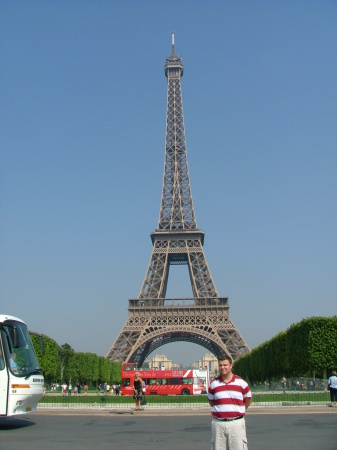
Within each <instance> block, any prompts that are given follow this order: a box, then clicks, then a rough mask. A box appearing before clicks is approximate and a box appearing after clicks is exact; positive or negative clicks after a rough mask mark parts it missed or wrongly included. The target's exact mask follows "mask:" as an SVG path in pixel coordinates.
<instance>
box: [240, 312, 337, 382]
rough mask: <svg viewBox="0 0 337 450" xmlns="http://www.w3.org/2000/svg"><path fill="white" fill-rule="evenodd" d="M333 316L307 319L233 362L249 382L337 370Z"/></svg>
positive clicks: (336, 333) (336, 322)
mask: <svg viewBox="0 0 337 450" xmlns="http://www.w3.org/2000/svg"><path fill="white" fill-rule="evenodd" d="M336 342H337V316H333V317H311V318H308V319H303V320H302V321H301V322H298V323H296V324H293V325H291V326H290V327H289V328H288V329H287V330H286V331H283V332H281V333H279V334H277V335H276V336H275V337H273V338H272V339H270V340H269V341H267V342H264V343H263V344H261V345H259V346H258V347H256V348H254V349H253V350H252V351H251V352H250V353H248V354H246V355H244V356H241V357H240V358H239V359H238V360H236V361H235V373H236V374H238V375H240V376H242V377H243V378H245V379H247V380H249V381H250V382H256V383H258V382H263V381H265V380H272V379H280V378H282V377H283V376H285V377H296V376H313V374H315V375H322V376H323V378H327V374H328V373H330V372H331V371H332V370H334V369H335V370H336V368H337V346H336Z"/></svg>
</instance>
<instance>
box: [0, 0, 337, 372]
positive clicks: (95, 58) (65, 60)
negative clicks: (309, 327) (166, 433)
mask: <svg viewBox="0 0 337 450" xmlns="http://www.w3.org/2000/svg"><path fill="white" fill-rule="evenodd" d="M336 23H337V2H336V1H332V0H331V1H329V0H317V1H311V0H303V1H300V0H289V1H287V0H279V1H277V0H276V1H267V0H266V1H262V0H255V1H251V0H246V1H244V0H242V1H236V0H228V1H223V0H221V1H220V0H219V1H215V0H213V1H206V0H205V1H198V0H194V1H192V0H189V1H186V0H170V1H157V0H152V1H146V0H144V1H138V0H134V1H132V0H129V1H124V2H122V1H117V0H115V1H114V0H110V1H107V0H106V1H101V0H97V1H93V0H92V1H88V0H87V1H86V0H81V1H80V0H77V1H75V0H64V1H62V0H54V1H48V0H44V1H42V0H40V1H34V0H30V1H26V0H21V1H20V0H16V1H12V0H1V1H0V59H1V67H0V89H1V101H0V123H1V128H0V152H1V154H0V157H1V160H0V211H1V221H0V247H1V253H0V298H1V312H4V313H8V314H13V315H17V316H19V317H21V318H23V319H24V320H26V321H27V323H28V324H29V327H30V328H31V329H32V330H35V331H40V332H42V333H45V334H47V335H48V336H50V337H52V338H53V339H55V340H56V341H57V342H58V343H59V344H63V343H65V342H68V343H69V344H70V345H72V346H73V348H74V349H75V350H77V351H90V352H95V353H97V354H99V355H105V354H106V353H107V351H108V350H109V348H110V346H111V345H112V343H113V341H114V340H115V338H116V337H117V335H118V333H119V332H120V331H121V329H122V327H123V325H124V323H125V321H126V320H127V306H128V298H135V297H137V296H138V293H139V290H140V288H141V284H142V282H143V278H144V276H145V272H146V268H147V264H148V261H149V258H150V255H151V250H152V244H151V240H150V233H151V232H152V231H153V230H154V229H155V228H156V226H157V223H158V216H159V206H160V197H161V189H162V176H163V166H164V151H165V118H166V94H167V84H166V78H165V75H164V64H165V58H166V57H167V56H169V55H170V53H171V31H175V33H176V34H175V42H176V52H177V53H178V54H179V55H180V56H182V58H183V64H184V76H183V79H182V92H183V105H184V115H185V128H186V140H187V150H188V161H189V170H190V177H191V186H192V195H193V201H194V207H195V212H196V218H197V223H198V227H199V228H201V229H202V230H204V231H205V233H206V238H205V246H204V249H205V254H206V258H207V261H208V264H209V267H210V270H211V273H212V276H213V278H214V281H215V284H216V287H217V289H218V291H219V294H220V295H221V296H229V301H230V317H231V318H232V320H233V322H234V323H235V325H236V326H237V328H238V329H239V331H240V333H241V334H242V336H243V337H244V339H245V340H246V342H247V344H248V345H249V346H250V347H251V348H253V347H255V346H257V345H259V344H260V343H262V342H264V341H265V340H267V339H270V338H271V337H272V336H274V335H275V334H277V333H278V332H280V331H282V330H285V329H286V328H288V327H289V326H290V325H291V324H292V323H295V322H298V321H300V320H301V319H302V318H305V317H310V316H319V315H321V316H331V315H335V314H336V310H337V308H336V299H337V285H336V283H337V273H336V272H337V256H336V255H337V238H336V229H337V213H336V199H337V176H336V175H337V147H336V144H337V127H336V119H337V81H336V80H337V58H336V55H337V33H336ZM178 269H179V270H178ZM185 269H186V270H185ZM168 294H169V295H174V296H177V297H180V296H189V295H191V288H190V284H189V279H188V275H187V268H186V267H182V268H177V267H173V268H172V272H171V275H170V278H169V286H168ZM156 353H165V354H167V356H168V357H170V358H172V359H173V360H175V361H176V362H183V363H188V362H192V361H194V360H196V359H198V358H199V357H201V355H202V354H204V353H206V350H205V349H203V348H201V347H198V346H196V345H192V344H179V343H176V344H170V345H168V346H165V347H162V348H160V349H158V350H157V351H156Z"/></svg>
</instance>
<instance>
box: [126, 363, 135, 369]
mask: <svg viewBox="0 0 337 450" xmlns="http://www.w3.org/2000/svg"><path fill="white" fill-rule="evenodd" d="M124 370H135V365H134V364H125V365H124Z"/></svg>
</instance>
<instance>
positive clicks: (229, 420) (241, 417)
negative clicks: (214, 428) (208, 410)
mask: <svg viewBox="0 0 337 450" xmlns="http://www.w3.org/2000/svg"><path fill="white" fill-rule="evenodd" d="M213 417H214V419H216V420H220V421H221V422H233V420H239V419H243V416H239V417H233V419H223V418H222V417H215V416H213Z"/></svg>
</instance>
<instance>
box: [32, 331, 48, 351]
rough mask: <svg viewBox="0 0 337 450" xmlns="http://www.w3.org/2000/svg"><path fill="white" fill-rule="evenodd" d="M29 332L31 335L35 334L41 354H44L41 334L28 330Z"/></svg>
mask: <svg viewBox="0 0 337 450" xmlns="http://www.w3.org/2000/svg"><path fill="white" fill-rule="evenodd" d="M29 334H32V335H33V336H37V337H38V338H39V342H40V347H41V351H42V354H44V352H45V349H44V341H43V337H42V334H40V333H36V332H35V331H29Z"/></svg>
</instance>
